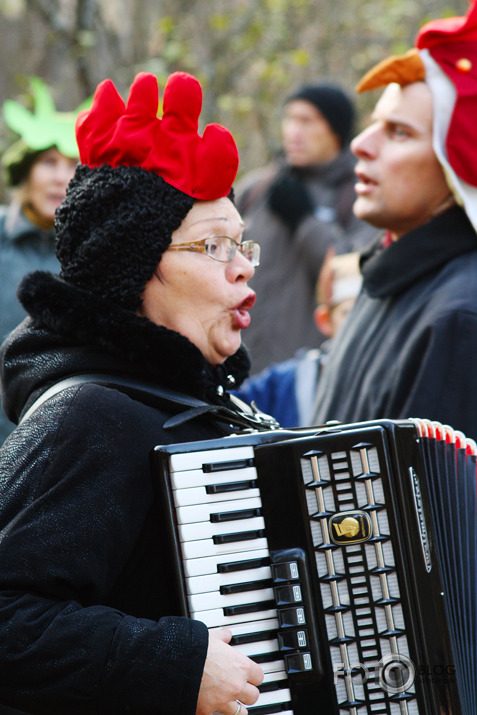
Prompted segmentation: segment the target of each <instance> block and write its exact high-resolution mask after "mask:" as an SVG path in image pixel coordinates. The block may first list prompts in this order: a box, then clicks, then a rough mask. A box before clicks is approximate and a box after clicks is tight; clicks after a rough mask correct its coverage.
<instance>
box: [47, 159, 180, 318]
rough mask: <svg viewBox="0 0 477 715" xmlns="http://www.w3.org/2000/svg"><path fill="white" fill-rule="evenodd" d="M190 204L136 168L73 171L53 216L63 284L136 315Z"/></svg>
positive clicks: (166, 185) (176, 190) (80, 168)
mask: <svg viewBox="0 0 477 715" xmlns="http://www.w3.org/2000/svg"><path fill="white" fill-rule="evenodd" d="M193 203H194V199H193V198H191V197H190V196H187V195H186V194H184V193H183V192H182V191H179V189H176V188H175V187H173V186H171V185H170V184H167V183H166V182H165V181H164V179H162V177H160V176H158V175H157V174H155V173H153V172H149V171H146V170H145V169H142V168H140V167H135V166H120V167H116V168H112V167H110V166H108V165H107V164H103V166H101V167H98V168H96V169H90V168H89V167H87V166H83V165H79V166H78V167H77V169H76V173H75V175H74V177H73V179H72V180H71V182H70V184H69V186H68V190H67V194H66V199H65V200H64V201H63V203H62V205H61V207H60V208H59V209H58V210H57V213H56V222H55V229H56V235H57V249H56V253H57V256H58V259H59V261H60V263H61V277H62V278H64V279H65V280H67V281H68V282H70V283H73V284H74V285H76V286H77V287H79V288H82V289H83V290H86V291H89V292H91V293H94V294H96V295H98V296H100V297H101V298H104V299H106V300H109V301H112V302H114V303H118V304H119V305H121V306H122V307H123V308H126V309H129V310H133V311H135V310H137V308H138V307H139V306H140V304H141V297H140V296H141V294H142V293H143V291H144V288H145V286H146V283H147V282H148V281H149V279H150V278H151V277H152V276H153V274H154V271H155V269H156V267H157V264H158V263H159V261H160V259H161V256H162V254H163V253H164V251H165V250H166V248H167V247H168V246H169V244H170V242H171V239H172V232H173V231H175V230H176V229H178V228H179V226H180V225H181V223H182V221H183V220H184V218H185V217H186V215H187V214H188V212H189V211H190V209H191V208H192V206H193Z"/></svg>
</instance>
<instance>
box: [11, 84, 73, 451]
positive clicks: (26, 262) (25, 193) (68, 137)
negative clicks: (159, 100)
mask: <svg viewBox="0 0 477 715" xmlns="http://www.w3.org/2000/svg"><path fill="white" fill-rule="evenodd" d="M30 83H31V90H32V94H33V101H34V110H33V112H30V111H29V110H28V109H26V108H25V107H24V106H22V105H21V104H19V103H18V102H15V101H13V100H11V99H8V100H6V102H5V103H4V105H3V116H4V121H5V123H6V125H7V126H8V128H9V129H10V130H12V131H13V132H15V134H16V135H19V138H17V140H16V141H15V142H14V143H13V144H12V145H11V146H10V147H9V148H8V149H7V151H6V152H5V153H4V155H3V157H2V165H3V170H4V180H5V183H6V184H7V186H8V187H9V189H11V191H12V199H13V200H12V202H11V204H10V205H9V206H2V207H0V286H1V288H0V341H2V340H4V338H5V337H6V336H7V335H8V333H10V331H12V330H13V329H14V328H15V327H16V326H17V325H18V323H20V322H21V321H22V320H23V318H24V317H25V315H26V313H25V310H24V309H23V307H22V306H21V304H20V302H19V301H18V300H17V297H16V288H17V285H18V283H19V281H20V280H21V278H23V276H24V275H26V274H27V273H29V272H30V271H33V270H35V269H45V270H50V271H53V272H55V273H56V272H58V270H59V263H58V261H57V258H56V256H55V240H54V231H53V226H54V220H55V210H56V209H57V207H58V206H59V205H60V203H61V202H62V200H63V199H64V197H65V195H66V187H67V185H68V183H69V181H70V179H71V178H72V177H73V174H74V171H75V168H76V164H77V163H78V146H77V144H76V138H75V133H74V122H75V118H76V114H77V111H76V112H57V111H56V109H55V105H54V103H53V99H52V97H51V94H50V92H49V90H48V88H47V87H46V85H45V84H44V83H43V82H42V81H41V80H40V79H39V78H38V77H32V78H31V80H30ZM12 429H13V425H12V423H11V422H10V421H9V420H7V418H6V417H5V416H4V414H3V412H2V413H1V415H0V443H1V442H3V440H4V439H5V437H6V436H7V435H8V434H9V433H10V432H11V430H12Z"/></svg>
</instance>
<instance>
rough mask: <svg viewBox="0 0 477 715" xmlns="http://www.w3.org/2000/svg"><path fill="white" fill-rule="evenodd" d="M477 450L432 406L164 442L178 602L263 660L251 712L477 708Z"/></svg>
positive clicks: (159, 454) (162, 465)
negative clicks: (427, 412) (426, 415)
mask: <svg viewBox="0 0 477 715" xmlns="http://www.w3.org/2000/svg"><path fill="white" fill-rule="evenodd" d="M476 462H477V447H476V445H475V443H474V442H473V441H472V440H469V439H466V438H465V436H464V435H462V434H461V433H459V432H455V431H453V430H452V429H451V428H449V427H445V426H442V425H440V424H438V423H432V422H429V421H427V420H400V421H390V420H383V421H373V422H364V423H359V424H350V425H330V426H326V427H325V428H320V429H315V430H296V431H295V430H276V431H273V432H266V433H264V432H260V433H254V432H252V433H247V434H245V433H244V434H238V435H232V436H230V437H225V438H223V439H218V440H211V441H206V442H195V443H187V444H182V445H173V446H168V447H161V446H158V447H157V448H156V450H155V451H154V455H153V464H154V465H155V467H156V475H157V484H158V486H159V487H160V488H161V490H162V499H163V501H165V503H166V504H167V505H168V509H167V519H168V521H169V527H170V535H171V540H172V543H173V545H174V551H175V565H176V570H177V579H176V584H175V586H176V589H177V594H176V596H177V603H178V604H179V607H178V612H180V613H181V614H184V615H188V616H190V617H192V618H196V619H199V620H202V621H203V622H204V623H206V625H207V626H208V627H210V628H213V627H218V626H227V627H228V628H230V629H231V631H232V634H233V638H232V645H233V646H234V647H236V648H239V649H240V650H241V651H242V652H244V653H245V654H246V655H248V656H249V657H251V658H252V659H254V660H255V661H256V662H258V663H260V665H261V667H262V668H263V670H264V673H265V678H264V682H263V684H262V686H261V688H260V690H261V693H260V697H259V700H258V702H257V703H256V705H255V706H254V707H250V708H249V713H250V714H251V715H268V714H271V713H282V715H287V714H289V715H314V713H316V714H317V715H318V714H323V713H325V714H326V715H328V714H332V715H341V714H343V715H344V714H348V715H365V714H367V713H370V714H371V713H375V714H386V715H444V714H445V715H449V714H452V715H475V713H476V712H477V697H476V688H477V632H476V631H477V608H476V604H477V575H476V574H477V571H476V567H477V563H476V562H477V558H476V557H477V519H476V515H477V497H476V488H477V480H476Z"/></svg>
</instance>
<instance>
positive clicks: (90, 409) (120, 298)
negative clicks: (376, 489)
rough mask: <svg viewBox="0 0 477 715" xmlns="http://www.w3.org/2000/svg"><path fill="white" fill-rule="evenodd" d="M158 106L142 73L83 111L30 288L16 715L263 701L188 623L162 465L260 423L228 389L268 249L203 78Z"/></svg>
mask: <svg viewBox="0 0 477 715" xmlns="http://www.w3.org/2000/svg"><path fill="white" fill-rule="evenodd" d="M158 101H159V97H158V85H157V80H156V78H155V77H154V76H153V75H150V74H144V73H142V74H139V75H138V76H137V77H136V79H135V81H134V82H133V84H132V87H131V91H130V96H129V100H128V102H127V105H125V103H124V102H123V100H122V99H121V97H120V96H119V94H118V92H117V91H116V88H115V87H114V85H113V83H112V82H111V81H110V80H106V81H105V82H104V83H101V85H100V86H99V87H98V89H97V91H96V93H95V96H94V99H93V104H92V107H91V110H89V111H84V112H82V113H80V115H79V117H78V120H77V124H76V136H77V140H78V146H79V150H80V158H81V164H80V165H79V166H78V168H77V169H76V173H75V176H74V178H73V179H72V181H71V182H70V184H69V187H68V191H67V196H66V198H65V200H64V202H63V203H62V205H61V207H60V209H59V210H58V213H57V222H56V231H57V238H58V242H57V255H58V258H59V261H60V264H61V273H60V275H59V276H57V275H54V274H52V273H47V272H44V271H37V272H35V273H32V274H30V275H29V276H27V277H26V278H25V279H24V280H23V282H22V284H21V286H20V289H19V298H20V300H21V301H22V304H23V305H24V307H25V309H26V310H27V311H28V313H29V317H28V318H26V319H25V321H24V322H23V323H22V324H21V325H20V326H19V328H18V329H16V330H15V331H14V332H13V333H12V334H11V335H10V336H9V338H8V339H7V340H6V342H5V343H4V344H3V346H2V355H1V357H2V398H3V404H4V407H5V410H6V412H7V414H8V416H9V418H10V419H11V420H12V421H13V422H15V423H18V422H19V421H21V424H19V425H18V427H17V428H16V429H15V430H14V432H13V433H12V434H11V435H10V436H9V438H8V439H7V440H6V442H5V444H4V446H3V448H2V450H0V493H1V495H2V497H1V500H0V532H1V535H2V536H1V539H0V633H1V637H0V662H1V667H0V713H4V712H5V713H6V712H12V710H11V708H15V712H17V711H21V712H26V713H31V714H34V713H48V714H49V715H54V713H58V715H60V714H61V715H66V713H68V714H69V715H73V713H75V714H76V715H79V713H85V714H89V713H102V714H104V715H105V714H106V713H110V714H111V715H113V714H114V715H120V714H121V713H129V714H132V713H138V714H139V713H158V714H159V713H160V714H161V715H195V714H197V715H212V713H223V715H236V714H237V715H238V713H241V715H246V714H247V705H251V704H253V703H254V702H255V701H256V700H257V698H258V696H259V691H258V689H257V686H258V685H259V684H260V683H261V681H262V679H263V672H262V669H261V668H260V666H259V665H257V664H256V663H255V662H253V661H252V660H250V659H249V658H248V657H246V656H245V655H244V654H242V653H240V652H238V651H237V650H236V649H235V648H232V647H231V646H230V645H229V641H230V639H231V637H232V633H231V632H230V631H229V630H227V629H224V630H222V631H220V632H219V633H214V632H211V633H210V634H209V632H208V629H207V627H206V625H205V624H204V623H202V622H200V621H199V620H193V619H189V618H185V617H183V616H182V615H181V609H180V606H179V600H180V599H179V597H178V595H177V592H176V591H175V589H174V583H175V579H174V567H173V559H172V554H171V543H170V539H169V537H168V532H167V529H166V526H165V519H166V517H165V511H164V506H165V505H164V501H165V500H164V498H163V497H161V495H160V491H159V490H158V488H157V487H158V479H157V478H155V477H154V475H153V474H152V473H151V467H150V462H149V459H150V453H151V450H152V449H153V448H154V446H155V445H158V444H170V443H175V442H184V441H185V442H189V441H195V440H203V439H208V438H215V437H222V436H224V435H226V434H229V433H230V432H231V431H233V430H234V429H235V430H236V429H237V425H243V424H248V426H252V425H253V424H254V423H255V426H260V424H262V423H263V420H264V419H265V418H263V417H256V416H255V414H254V413H248V414H247V413H243V412H242V411H241V410H240V409H238V408H237V406H236V405H235V404H234V402H233V401H232V400H231V398H230V397H229V394H228V388H229V387H230V386H231V385H239V384H240V382H241V381H242V379H243V378H244V376H245V375H246V374H247V371H248V366H249V361H248V358H247V355H246V353H245V351H244V350H243V348H242V347H241V346H240V341H241V331H242V330H244V329H246V328H247V327H248V325H249V323H250V314H249V310H250V308H251V307H252V305H253V303H254V300H255V295H254V293H253V291H251V290H250V288H249V287H248V285H247V282H248V280H249V278H250V277H251V276H252V275H253V273H254V270H255V266H257V265H258V262H259V254H260V247H259V246H258V244H256V243H254V242H253V241H243V240H242V234H243V222H242V220H241V218H240V215H239V213H238V211H237V209H236V208H235V206H234V203H233V194H232V192H231V187H232V183H233V181H234V179H235V175H236V171H237V166H238V152H237V148H236V145H235V142H234V140H233V138H232V136H231V134H230V133H229V132H228V131H227V130H226V129H225V128H224V127H221V126H219V125H215V124H212V125H208V126H207V127H206V129H205V130H204V132H203V134H202V135H201V136H200V135H199V134H198V119H199V114H200V110H201V102H202V92H201V88H200V85H199V83H198V82H197V80H196V79H195V78H194V77H191V76H190V75H187V74H185V73H175V74H174V75H172V76H171V77H170V78H169V80H168V83H167V85H166V87H165V89H164V96H163V113H162V117H161V118H159V117H158V116H157V111H158ZM65 380H66V381H65ZM179 413H181V414H179ZM159 481H160V480H159Z"/></svg>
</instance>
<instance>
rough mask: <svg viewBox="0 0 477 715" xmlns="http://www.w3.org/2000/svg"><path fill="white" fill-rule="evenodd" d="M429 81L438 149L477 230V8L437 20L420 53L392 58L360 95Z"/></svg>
mask: <svg viewBox="0 0 477 715" xmlns="http://www.w3.org/2000/svg"><path fill="white" fill-rule="evenodd" d="M418 81H424V82H426V84H427V85H428V86H429V89H430V90H431V93H432V99H433V119H434V122H433V147H434V151H435V153H436V156H437V158H438V159H439V162H440V163H441V165H442V167H443V169H444V172H445V174H446V178H447V181H448V183H449V186H450V188H451V190H452V192H453V194H454V196H455V198H456V200H457V201H458V203H460V204H461V205H463V207H464V209H465V211H466V213H467V215H468V217H469V219H470V220H471V222H472V224H473V226H474V228H476V230H477V119H476V112H477V2H476V0H471V6H470V7H469V10H468V12H467V14H466V15H465V16H464V17H451V18H446V19H443V20H434V21H432V22H429V23H427V24H426V25H424V26H423V27H422V28H421V30H420V31H419V33H418V34H417V37H416V41H415V48H414V49H412V50H410V51H409V52H407V53H406V54H405V55H402V56H399V57H398V56H395V57H389V58H388V59H386V60H383V61H382V62H380V63H379V64H377V65H376V66H375V67H373V68H372V69H371V70H370V71H369V72H367V73H366V74H365V76H364V77H363V78H362V79H361V81H360V82H359V84H358V86H357V91H358V92H366V91H368V90H371V89H376V88H378V87H384V86H386V85H388V84H390V83H391V82H396V83H398V84H400V85H401V86H404V85H406V84H410V83H411V82H418Z"/></svg>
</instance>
